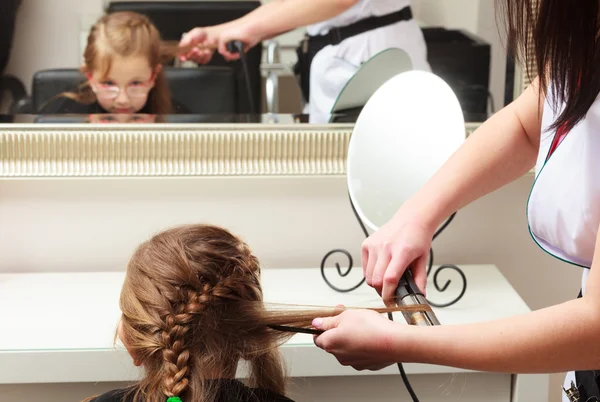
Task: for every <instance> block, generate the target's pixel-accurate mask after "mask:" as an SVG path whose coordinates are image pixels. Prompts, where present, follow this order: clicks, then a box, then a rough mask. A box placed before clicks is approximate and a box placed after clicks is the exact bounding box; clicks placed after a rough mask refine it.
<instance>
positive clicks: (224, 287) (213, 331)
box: [119, 225, 422, 402]
mask: <svg viewBox="0 0 600 402" xmlns="http://www.w3.org/2000/svg"><path fill="white" fill-rule="evenodd" d="M120 307H121V311H122V313H123V315H122V319H121V325H120V331H119V332H120V333H119V335H120V338H121V340H122V341H123V343H124V344H125V346H126V347H127V349H128V351H129V353H130V354H131V355H132V357H133V358H134V360H135V361H138V362H140V364H141V365H142V366H143V368H144V374H145V375H144V376H143V378H142V380H141V381H139V382H138V383H137V384H136V385H135V386H133V387H132V388H131V391H130V392H131V393H132V395H131V398H132V400H133V402H165V400H171V401H172V402H174V401H179V400H181V401H183V402H200V401H202V402H214V401H216V400H219V399H218V398H219V395H222V394H220V392H224V391H225V392H227V391H228V390H223V389H220V388H219V387H220V386H222V384H221V385H219V382H218V381H213V380H214V379H233V378H235V375H236V371H237V369H238V364H239V363H240V362H246V363H247V364H248V369H249V370H248V372H249V378H248V381H249V385H250V386H252V387H255V388H261V389H263V390H267V391H271V392H273V393H276V394H280V395H285V367H284V364H283V360H282V357H281V355H280V353H279V348H278V346H280V345H281V343H283V342H285V341H286V340H287V339H289V337H290V336H291V335H290V334H287V333H283V332H278V331H276V330H273V329H271V327H270V326H273V325H290V326H296V327H305V328H308V327H310V326H311V322H312V320H313V319H314V318H316V317H325V316H333V315H336V314H339V313H340V311H341V310H340V309H339V308H312V309H307V308H305V309H304V310H302V309H298V308H296V309H291V308H290V309H287V310H286V309H281V308H278V309H273V310H267V308H266V307H265V304H264V303H263V294H262V289H261V286H260V265H259V262H258V259H257V258H256V257H255V256H254V255H253V254H252V252H251V250H250V248H249V247H248V246H247V245H246V244H245V243H244V242H243V241H242V240H240V239H239V238H238V237H236V236H234V235H233V234H231V233H230V232H229V231H227V230H225V229H222V228H219V227H215V226H209V225H187V226H180V227H175V228H172V229H169V230H166V231H163V232H161V233H159V234H157V235H155V236H154V237H152V238H151V239H150V240H148V241H146V242H145V243H143V244H142V245H141V246H139V247H138V249H137V250H136V251H135V253H134V255H133V257H132V258H131V260H130V261H129V264H128V266H127V274H126V276H125V281H124V283H123V289H122V291H121V299H120ZM280 307H281V306H280ZM420 308H422V307H419V306H414V307H411V308H410V309H414V310H419V309H420ZM403 309H407V308H398V307H396V308H392V307H390V308H383V309H375V310H376V311H379V312H388V311H401V310H403ZM419 311H422V310H419ZM229 391H233V388H232V389H231V390H229ZM226 395H228V394H226ZM228 399H229V400H236V398H235V397H234V396H232V395H228Z"/></svg>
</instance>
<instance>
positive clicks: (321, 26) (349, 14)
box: [306, 0, 410, 35]
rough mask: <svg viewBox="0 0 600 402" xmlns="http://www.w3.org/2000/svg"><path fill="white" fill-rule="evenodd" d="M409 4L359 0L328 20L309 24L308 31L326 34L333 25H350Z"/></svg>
mask: <svg viewBox="0 0 600 402" xmlns="http://www.w3.org/2000/svg"><path fill="white" fill-rule="evenodd" d="M307 1H310V0H307ZM409 5H410V0H359V2H358V3H356V4H355V5H353V6H352V7H350V8H349V9H348V10H346V11H344V12H343V13H342V14H340V15H338V16H336V17H334V18H331V19H329V20H327V21H323V22H319V23H316V24H313V25H309V26H308V27H306V33H308V34H309V35H325V34H326V33H328V32H329V30H330V29H331V28H332V27H341V26H345V25H350V24H352V23H354V22H356V21H358V20H361V19H363V18H367V17H371V16H380V15H386V14H390V13H393V12H394V11H398V10H401V9H403V8H404V7H406V6H409Z"/></svg>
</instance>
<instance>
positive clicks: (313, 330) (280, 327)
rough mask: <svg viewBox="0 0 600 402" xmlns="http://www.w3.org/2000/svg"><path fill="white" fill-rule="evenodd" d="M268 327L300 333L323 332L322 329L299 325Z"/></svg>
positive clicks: (319, 333) (313, 333)
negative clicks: (300, 326)
mask: <svg viewBox="0 0 600 402" xmlns="http://www.w3.org/2000/svg"><path fill="white" fill-rule="evenodd" d="M267 327H269V328H271V329H274V330H275V331H281V332H295V333H298V334H311V335H321V334H322V333H323V332H325V331H322V330H320V329H310V328H298V327H288V326H286V325H267Z"/></svg>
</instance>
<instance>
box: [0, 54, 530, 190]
mask: <svg viewBox="0 0 600 402" xmlns="http://www.w3.org/2000/svg"><path fill="white" fill-rule="evenodd" d="M531 51H532V49H528V52H531ZM532 67H533V66H532V65H528V66H520V65H518V64H517V65H515V74H514V77H515V78H514V87H513V88H514V90H513V98H514V99H516V98H517V97H518V96H519V95H520V94H521V93H522V92H523V91H524V90H525V89H526V88H527V86H528V85H529V83H530V80H529V78H528V76H529V75H528V73H527V71H528V69H529V71H532V70H531V69H532ZM481 124H482V123H481V122H467V123H466V124H465V137H468V136H469V135H470V134H471V133H472V132H474V131H475V130H476V129H477V128H478V127H479V126H480V125H481ZM353 128H354V124H352V123H334V124H326V125H311V124H212V125H211V124H160V125H152V124H147V125H143V124H140V125H118V124H114V125H99V124H88V125H79V124H69V125H59V124H52V125H51V124H0V180H2V179H19V178H43V177H48V178H56V177H158V176H267V177H268V176H345V175H346V159H347V155H348V152H347V151H348V144H349V141H350V136H351V135H352V129H353Z"/></svg>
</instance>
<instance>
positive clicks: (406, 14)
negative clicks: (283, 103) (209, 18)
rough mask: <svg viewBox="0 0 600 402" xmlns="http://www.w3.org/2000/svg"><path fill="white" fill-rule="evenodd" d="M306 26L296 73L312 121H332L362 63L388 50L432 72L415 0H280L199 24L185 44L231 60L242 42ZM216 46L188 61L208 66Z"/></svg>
mask: <svg viewBox="0 0 600 402" xmlns="http://www.w3.org/2000/svg"><path fill="white" fill-rule="evenodd" d="M304 26H306V31H307V34H308V35H307V36H306V38H305V39H304V40H303V41H302V42H301V43H300V44H299V47H298V49H297V54H298V63H297V65H296V74H299V75H300V85H301V88H302V95H303V97H304V100H305V102H308V104H307V108H306V110H305V111H306V112H307V113H309V115H310V120H311V122H314V123H326V122H327V121H328V120H329V117H330V116H329V114H330V111H331V108H332V107H333V104H334V103H335V100H336V99H337V97H338V95H339V93H340V92H341V90H342V89H343V88H344V85H345V84H346V83H347V82H348V80H349V79H350V78H351V77H352V76H353V75H354V73H355V72H356V71H357V70H358V68H359V67H360V65H361V64H362V63H363V62H365V61H366V60H368V59H369V58H371V57H372V56H374V55H375V54H377V53H379V52H381V51H382V50H385V49H387V48H401V49H404V50H405V51H406V52H407V53H408V54H409V56H410V58H411V60H412V63H413V67H414V68H415V69H423V70H429V64H428V63H427V49H426V46H425V41H424V39H423V34H422V32H421V30H420V28H419V26H418V25H417V23H416V22H415V20H413V17H412V12H411V8H410V0H310V1H307V0H275V1H272V2H270V3H268V4H263V5H262V6H260V7H259V8H257V9H256V10H254V11H253V12H251V13H249V14H247V15H246V16H244V17H242V18H239V19H237V20H234V21H231V22H228V23H225V24H221V25H214V26H209V27H202V28H195V29H193V30H191V31H190V32H188V33H187V34H184V36H183V38H182V40H181V45H182V46H188V45H190V44H192V43H196V44H199V45H208V46H213V47H217V49H218V51H219V53H221V54H222V55H223V56H224V57H225V59H227V60H236V59H237V58H238V57H239V55H236V54H232V53H230V52H229V51H228V50H227V46H226V45H227V43H228V42H230V41H234V40H238V41H241V42H243V43H244V44H245V46H246V50H247V49H249V48H251V47H253V46H255V45H256V44H257V43H259V42H261V41H263V40H266V39H270V38H273V37H275V36H277V35H279V34H282V33H285V32H288V31H291V30H293V29H296V28H300V27H304ZM212 55H213V51H212V50H199V49H194V50H193V51H191V52H189V53H188V54H187V55H185V56H183V57H182V60H193V61H195V62H197V63H200V64H206V63H208V62H209V61H210V59H211V57H212Z"/></svg>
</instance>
